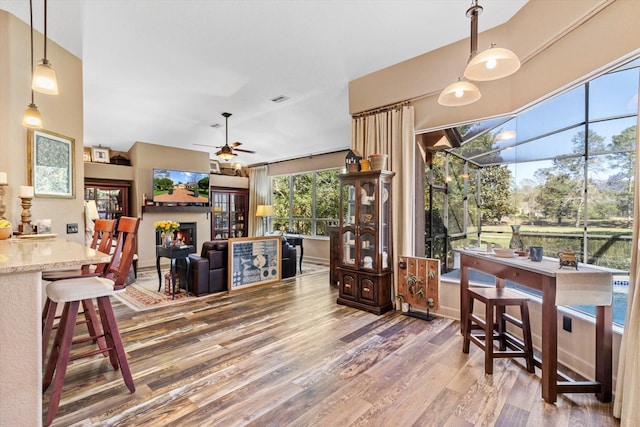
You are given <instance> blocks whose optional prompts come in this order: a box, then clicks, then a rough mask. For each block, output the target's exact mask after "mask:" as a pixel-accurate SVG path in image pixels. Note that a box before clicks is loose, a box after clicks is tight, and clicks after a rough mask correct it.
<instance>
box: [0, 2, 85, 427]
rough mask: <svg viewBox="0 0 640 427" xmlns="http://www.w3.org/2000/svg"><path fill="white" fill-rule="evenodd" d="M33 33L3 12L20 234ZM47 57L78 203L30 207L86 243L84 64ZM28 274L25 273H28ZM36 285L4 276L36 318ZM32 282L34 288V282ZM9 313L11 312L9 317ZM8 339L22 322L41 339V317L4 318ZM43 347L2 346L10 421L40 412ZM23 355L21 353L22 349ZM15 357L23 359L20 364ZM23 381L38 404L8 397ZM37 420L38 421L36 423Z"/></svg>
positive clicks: (53, 51)
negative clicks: (71, 144) (71, 146)
mask: <svg viewBox="0 0 640 427" xmlns="http://www.w3.org/2000/svg"><path fill="white" fill-rule="evenodd" d="M34 39H35V44H36V49H35V54H34V57H35V58H36V61H37V60H39V59H40V58H42V45H43V43H42V35H41V34H40V33H35V34H34ZM29 45H30V33H29V26H28V25H25V24H24V23H23V22H22V21H20V20H18V19H17V18H15V17H14V16H12V15H10V14H8V13H6V12H5V11H2V10H0V171H3V172H6V173H7V178H8V182H9V185H8V186H7V187H6V195H5V197H4V205H5V206H6V212H5V216H6V218H8V219H9V220H10V221H12V222H13V224H14V230H15V229H17V226H18V223H19V222H20V213H21V211H22V208H21V207H20V204H19V201H18V199H17V194H18V187H19V186H20V185H27V183H28V177H27V131H26V129H25V128H24V127H23V126H22V115H23V112H24V110H25V108H27V105H28V104H29V103H30V100H31V91H30V87H31V61H30V52H29ZM47 53H48V58H49V59H50V60H51V62H52V63H53V66H54V68H55V70H56V72H57V75H58V84H59V87H60V94H59V95H58V96H48V95H39V94H36V95H35V102H36V105H38V107H39V110H40V113H41V114H42V118H43V120H44V128H45V129H46V130H49V131H52V132H55V133H58V134H62V135H65V136H68V137H71V138H75V156H74V161H75V164H76V166H78V165H79V166H80V167H76V169H75V170H76V173H75V190H76V193H75V194H76V196H75V198H73V199H55V198H42V197H36V198H34V199H33V202H32V203H33V206H32V208H31V215H32V219H33V220H35V219H44V218H50V219H51V220H52V232H53V233H57V234H58V235H60V236H62V237H66V238H68V239H69V240H72V241H76V242H78V243H83V241H84V233H82V229H83V228H84V221H83V218H84V214H83V191H82V182H83V181H84V169H83V168H82V167H81V166H82V152H83V150H82V145H83V141H82V130H83V129H82V121H83V120H82V64H81V62H80V60H79V59H78V58H76V57H74V56H73V55H71V54H70V53H68V52H66V51H65V50H63V49H61V48H60V47H59V46H57V45H56V44H55V43H51V42H49V44H48V52H47ZM68 223H77V224H78V226H79V229H80V230H79V231H80V232H79V233H77V234H70V235H67V234H66V224H68ZM25 274H26V273H25ZM30 276H31V280H30V281H29V280H26V279H25V280H23V281H22V282H21V283H19V284H21V285H24V284H25V283H27V284H30V285H31V286H32V287H31V288H30V289H27V288H25V289H20V290H14V289H13V288H12V283H11V282H12V281H13V282H14V283H13V285H16V284H17V283H15V282H16V281H15V277H13V278H12V277H11V275H9V276H5V277H4V278H3V283H2V285H5V291H7V292H17V295H26V296H28V298H20V297H17V298H14V301H16V304H17V305H18V306H17V307H14V312H15V313H30V314H31V313H35V312H36V310H35V309H34V307H33V305H32V304H33V303H34V298H33V296H35V300H36V301H39V300H40V299H41V297H42V289H41V287H39V286H38V285H39V284H40V282H41V281H40V280H39V278H38V277H39V276H38V275H37V274H35V273H34V274H31V275H30ZM29 282H30V283H29ZM4 314H6V313H4ZM2 320H3V323H2V325H1V326H0V328H2V332H3V334H2V335H3V336H6V334H7V333H10V332H7V331H9V330H10V329H11V328H12V322H22V323H23V328H26V329H28V330H29V331H30V334H27V336H26V337H25V339H26V340H28V339H29V337H37V336H38V334H39V330H40V328H41V325H40V323H39V321H38V318H37V317H33V318H19V317H12V318H9V317H6V315H5V316H4V317H3V319H2ZM38 346H39V343H33V350H34V351H32V352H30V353H28V354H27V353H24V352H21V353H20V352H19V353H18V354H14V353H13V352H12V350H13V349H11V348H7V346H5V345H4V342H2V343H0V363H2V364H3V366H10V367H11V369H12V372H13V374H12V375H11V376H10V377H9V378H0V381H3V382H5V383H3V390H2V392H3V395H2V396H0V412H1V413H2V415H1V416H2V417H5V418H6V419H7V420H11V419H16V420H17V419H22V418H21V414H39V413H41V406H42V396H41V392H40V390H38V389H37V387H38V385H39V384H41V381H40V375H41V372H40V370H39V366H40V363H39V358H38V357H37V354H38V353H39V351H35V350H36V349H37V348H38ZM18 350H19V349H18ZM16 357H18V358H19V359H20V360H19V361H16V360H15V359H16ZM16 379H19V380H21V381H22V383H23V384H33V385H34V389H33V399H14V398H12V397H13V396H10V395H7V394H6V392H7V391H10V390H11V384H12V382H13V381H14V380H16ZM34 419H35V418H34Z"/></svg>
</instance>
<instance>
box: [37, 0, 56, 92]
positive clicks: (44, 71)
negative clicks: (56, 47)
mask: <svg viewBox="0 0 640 427" xmlns="http://www.w3.org/2000/svg"><path fill="white" fill-rule="evenodd" d="M31 88H33V90H35V91H37V92H40V93H44V94H47V95H57V94H58V80H57V79H56V72H55V70H54V69H53V67H52V66H51V62H49V60H48V59H47V0H44V58H42V61H41V62H40V64H39V65H38V66H37V67H36V70H35V73H34V74H33V82H32V83H31Z"/></svg>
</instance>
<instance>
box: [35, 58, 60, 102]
mask: <svg viewBox="0 0 640 427" xmlns="http://www.w3.org/2000/svg"><path fill="white" fill-rule="evenodd" d="M31 89H33V90H35V91H36V92H40V93H44V94H46V95H57V94H58V80H57V79H56V71H55V70H54V69H53V67H51V63H50V62H49V61H47V60H46V59H43V60H42V62H41V63H40V64H39V65H38V66H37V67H36V69H35V71H34V73H33V81H32V82H31Z"/></svg>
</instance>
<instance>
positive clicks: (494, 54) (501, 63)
mask: <svg viewBox="0 0 640 427" xmlns="http://www.w3.org/2000/svg"><path fill="white" fill-rule="evenodd" d="M482 10H483V9H482V6H480V5H479V4H478V0H474V2H473V5H472V6H471V7H470V8H469V9H467V17H468V18H471V54H470V56H469V62H468V63H467V68H465V70H464V77H465V78H467V79H469V80H473V81H477V82H486V81H490V80H498V79H501V78H503V77H507V76H510V75H511V74H513V73H515V72H516V71H518V70H519V69H520V60H519V59H518V56H517V55H516V54H515V53H513V52H512V51H510V50H509V49H505V48H499V47H495V44H493V43H492V44H491V47H490V48H489V49H487V50H485V51H483V52H480V53H478V15H480V13H482Z"/></svg>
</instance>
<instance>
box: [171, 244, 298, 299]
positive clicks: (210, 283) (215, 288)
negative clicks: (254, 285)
mask: <svg viewBox="0 0 640 427" xmlns="http://www.w3.org/2000/svg"><path fill="white" fill-rule="evenodd" d="M228 245H229V243H228V241H227V240H212V241H209V242H204V243H203V244H202V251H201V253H200V255H196V254H191V255H189V261H190V262H191V274H190V275H189V292H191V293H193V294H194V295H196V296H202V295H208V294H213V293H216V292H223V291H226V290H227V266H228V259H229V258H228V256H229V250H228ZM185 266H186V263H178V275H179V278H180V279H179V280H180V283H181V285H180V287H181V288H184V286H183V285H182V283H186V277H185V276H186V274H185V273H186V271H185ZM297 271H298V270H297V251H296V247H295V246H291V245H290V244H289V242H287V240H286V239H285V238H283V239H282V265H281V278H282V279H286V278H288V277H293V276H295V275H296V273H297Z"/></svg>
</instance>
